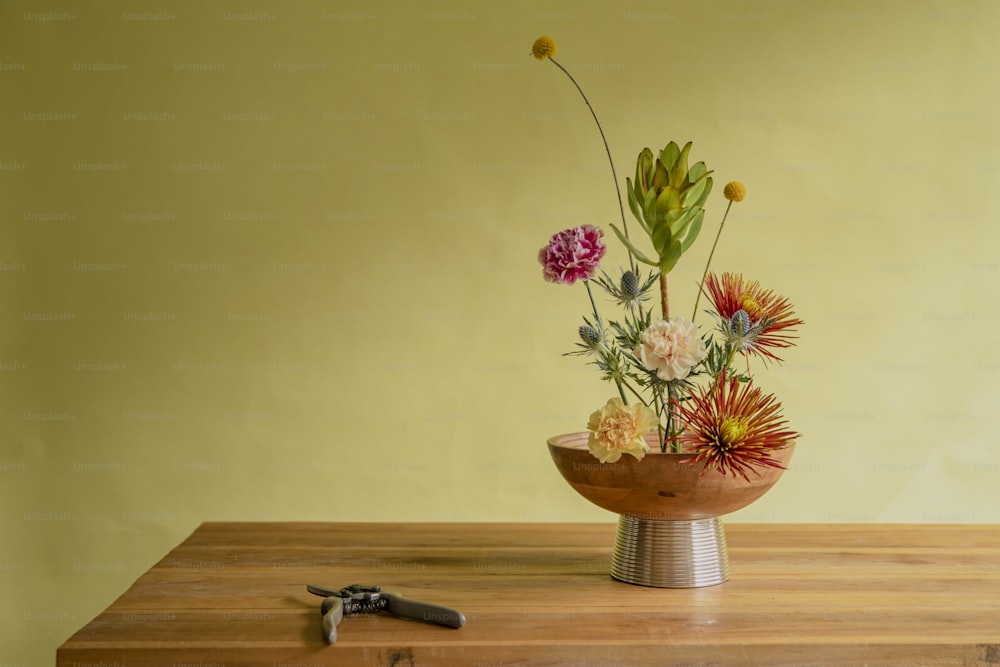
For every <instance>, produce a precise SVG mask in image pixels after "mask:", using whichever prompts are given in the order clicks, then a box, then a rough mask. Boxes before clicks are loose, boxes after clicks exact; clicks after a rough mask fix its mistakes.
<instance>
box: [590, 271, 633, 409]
mask: <svg viewBox="0 0 1000 667" xmlns="http://www.w3.org/2000/svg"><path fill="white" fill-rule="evenodd" d="M583 286H584V287H586V288H587V296H588V297H590V308H591V310H593V312H594V323H595V324H597V328H598V329H599V333H600V335H601V340H602V342H601V345H604V342H603V339H604V322H602V321H601V314H600V313H599V312H597V302H596V301H594V292H593V290H591V289H590V281H589V280H584V281H583ZM614 380H615V385H617V387H618V395H619V396H621V397H622V403H624V404H625V405H628V397H627V396H626V395H625V389H624V388H623V387H622V381H621V379H620V378H617V377H616V378H615V379H614ZM633 393H635V392H634V391H633ZM639 400H642V397H641V396H640V397H639Z"/></svg>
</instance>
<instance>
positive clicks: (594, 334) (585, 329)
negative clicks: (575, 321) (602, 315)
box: [577, 324, 602, 351]
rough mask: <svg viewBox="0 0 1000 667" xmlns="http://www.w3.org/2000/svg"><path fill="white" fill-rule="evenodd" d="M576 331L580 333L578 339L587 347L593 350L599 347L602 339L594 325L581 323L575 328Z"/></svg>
mask: <svg viewBox="0 0 1000 667" xmlns="http://www.w3.org/2000/svg"><path fill="white" fill-rule="evenodd" d="M577 332H578V333H579V334H580V340H582V341H583V344H584V345H585V346H586V347H587V349H589V350H591V351H594V350H596V349H597V348H598V347H600V345H601V340H602V336H601V332H600V331H598V330H597V329H595V328H594V327H592V326H590V325H589V324H582V325H580V328H579V329H577Z"/></svg>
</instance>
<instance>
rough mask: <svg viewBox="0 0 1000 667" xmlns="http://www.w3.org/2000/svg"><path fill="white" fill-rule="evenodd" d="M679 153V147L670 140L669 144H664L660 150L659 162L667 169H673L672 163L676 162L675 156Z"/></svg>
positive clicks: (678, 155)
mask: <svg viewBox="0 0 1000 667" xmlns="http://www.w3.org/2000/svg"><path fill="white" fill-rule="evenodd" d="M680 155H681V149H680V148H679V147H678V146H677V144H676V143H674V142H673V141H671V142H670V143H669V144H667V145H666V146H664V148H663V150H662V151H660V162H662V163H663V166H664V167H666V168H667V169H668V170H673V168H674V165H675V164H677V158H679V157H680Z"/></svg>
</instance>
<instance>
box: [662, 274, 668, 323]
mask: <svg viewBox="0 0 1000 667" xmlns="http://www.w3.org/2000/svg"><path fill="white" fill-rule="evenodd" d="M660 307H661V308H662V309H663V319H665V320H669V319H670V301H669V299H668V298H667V274H666V273H664V272H663V271H662V270H661V271H660Z"/></svg>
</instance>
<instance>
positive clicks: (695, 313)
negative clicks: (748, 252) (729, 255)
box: [691, 199, 733, 322]
mask: <svg viewBox="0 0 1000 667" xmlns="http://www.w3.org/2000/svg"><path fill="white" fill-rule="evenodd" d="M732 207H733V200H732V199H730V200H729V204H728V205H727V206H726V212H725V213H723V214H722V222H721V223H720V224H719V231H717V232H716V233H715V241H714V242H713V243H712V250H711V252H709V253H708V261H707V262H705V272H704V273H702V274H701V282H700V283H698V296H696V297H695V298H694V312H693V313H691V321H692V322H694V318H696V317H697V316H698V301H699V300H701V292H702V290H703V289H704V288H705V278H707V277H708V267H709V266H711V265H712V257H713V256H714V255H715V246H717V245H719V237H720V236H722V228H723V227H725V226H726V218H727V217H729V209H730V208H732Z"/></svg>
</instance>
